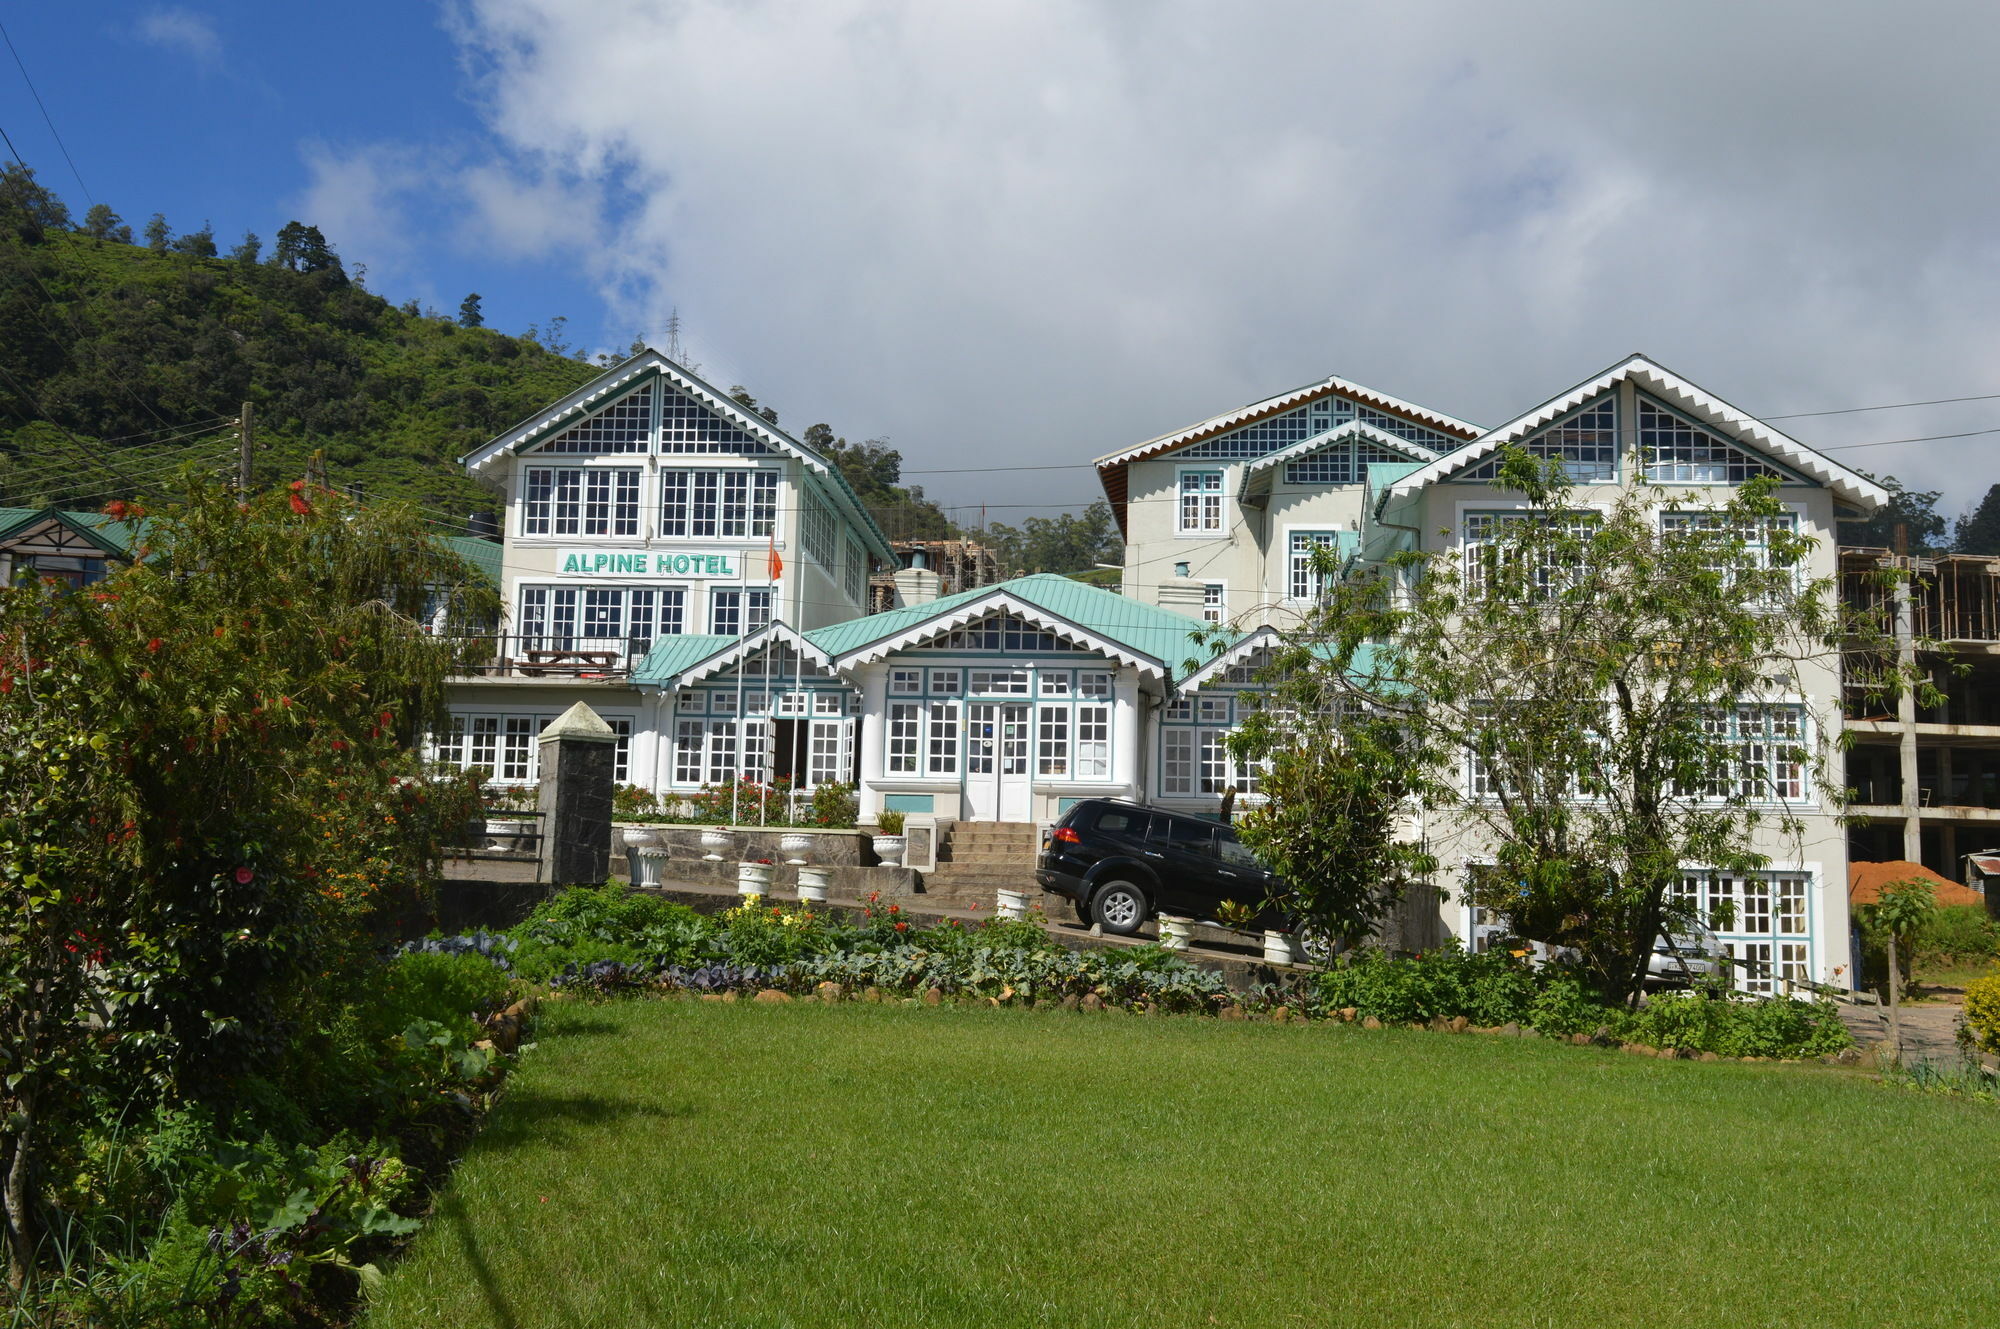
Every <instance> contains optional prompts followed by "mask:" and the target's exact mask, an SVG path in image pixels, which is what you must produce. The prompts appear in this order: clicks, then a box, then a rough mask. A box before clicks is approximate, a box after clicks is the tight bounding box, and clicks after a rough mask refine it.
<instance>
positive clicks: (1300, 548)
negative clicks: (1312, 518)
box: [1288, 531, 1340, 600]
mask: <svg viewBox="0 0 2000 1329" xmlns="http://www.w3.org/2000/svg"><path fill="white" fill-rule="evenodd" d="M1339 545H1340V538H1339V537H1338V536H1337V535H1335V534H1334V533H1333V532H1332V531H1293V532H1292V538H1291V549H1290V554H1291V568H1290V572H1291V577H1290V581H1289V583H1288V587H1289V590H1290V592H1291V597H1292V599H1294V600H1317V599H1319V598H1320V597H1321V596H1323V595H1325V594H1326V592H1327V588H1328V587H1329V586H1331V585H1332V584H1333V577H1332V575H1331V574H1330V573H1324V572H1321V571H1320V570H1319V558H1318V551H1319V550H1322V549H1325V550H1328V551H1332V550H1335V549H1337V548H1339Z"/></svg>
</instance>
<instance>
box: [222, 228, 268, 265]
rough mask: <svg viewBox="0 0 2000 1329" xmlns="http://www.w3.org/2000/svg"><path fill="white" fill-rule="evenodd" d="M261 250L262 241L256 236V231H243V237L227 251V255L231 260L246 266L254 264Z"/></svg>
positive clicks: (262, 247)
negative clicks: (234, 246)
mask: <svg viewBox="0 0 2000 1329" xmlns="http://www.w3.org/2000/svg"><path fill="white" fill-rule="evenodd" d="M263 250H264V242H263V241H262V240H260V239H258V238H257V233H256V232H255V231H245V232H244V233H243V238H242V239H241V240H240V241H238V242H237V244H236V248H234V249H232V250H230V251H229V257H230V260H231V261H232V262H235V263H242V264H244V265H246V266H247V265H250V264H254V263H255V262H256V261H257V256H258V255H259V254H261V253H262V252H263Z"/></svg>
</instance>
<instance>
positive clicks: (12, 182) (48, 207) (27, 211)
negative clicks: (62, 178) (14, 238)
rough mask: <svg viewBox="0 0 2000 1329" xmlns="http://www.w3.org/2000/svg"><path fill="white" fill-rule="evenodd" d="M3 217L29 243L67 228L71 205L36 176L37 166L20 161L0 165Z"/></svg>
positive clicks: (0, 212) (11, 228) (0, 206)
mask: <svg viewBox="0 0 2000 1329" xmlns="http://www.w3.org/2000/svg"><path fill="white" fill-rule="evenodd" d="M0 218H5V224H6V226H7V228H8V229H9V230H11V231H13V232H14V234H16V235H18V236H19V237H20V238H21V239H23V240H26V241H28V242H29V243H30V244H38V243H40V242H41V239H42V237H43V235H44V234H45V233H47V232H49V231H67V230H68V229H69V226H70V222H69V205H68V204H67V203H64V202H63V201H62V196H61V195H59V194H57V193H56V192H55V191H54V190H52V189H49V188H48V187H47V186H45V185H43V184H42V182H41V181H39V180H37V179H35V172H34V168H33V167H30V166H24V165H22V164H21V163H20V162H8V163H7V164H6V165H5V166H4V167H0Z"/></svg>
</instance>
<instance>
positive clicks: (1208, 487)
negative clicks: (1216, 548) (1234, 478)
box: [1174, 466, 1229, 539]
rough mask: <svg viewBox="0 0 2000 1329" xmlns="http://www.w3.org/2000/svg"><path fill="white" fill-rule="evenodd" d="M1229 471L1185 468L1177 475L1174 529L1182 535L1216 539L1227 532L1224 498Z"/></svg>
mask: <svg viewBox="0 0 2000 1329" xmlns="http://www.w3.org/2000/svg"><path fill="white" fill-rule="evenodd" d="M1228 487H1229V480H1228V472H1227V470H1226V469H1225V468H1223V467H1220V466H1182V467H1179V468H1177V469H1176V470H1175V472H1174V492H1175V494H1176V496H1177V499H1178V501H1177V503H1176V504H1175V517H1176V519H1175V524H1174V530H1175V532H1176V533H1177V534H1180V535H1193V536H1200V537H1203V538H1205V539H1213V538H1215V537H1217V536H1220V535H1221V534H1222V533H1223V522H1222V509H1223V499H1224V498H1225V497H1226V496H1227V494H1228Z"/></svg>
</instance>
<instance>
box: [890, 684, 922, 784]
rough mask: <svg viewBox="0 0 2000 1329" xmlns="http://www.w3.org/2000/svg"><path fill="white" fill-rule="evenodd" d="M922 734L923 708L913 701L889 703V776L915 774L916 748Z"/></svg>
mask: <svg viewBox="0 0 2000 1329" xmlns="http://www.w3.org/2000/svg"><path fill="white" fill-rule="evenodd" d="M922 734H923V708H922V707H921V706H920V705H919V704H918V703H916V702H913V701H896V702H890V703H889V754H888V763H887V766H886V769H887V771H888V772H889V774H891V775H915V774H916V773H917V746H918V744H919V742H920V741H921V739H922Z"/></svg>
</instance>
